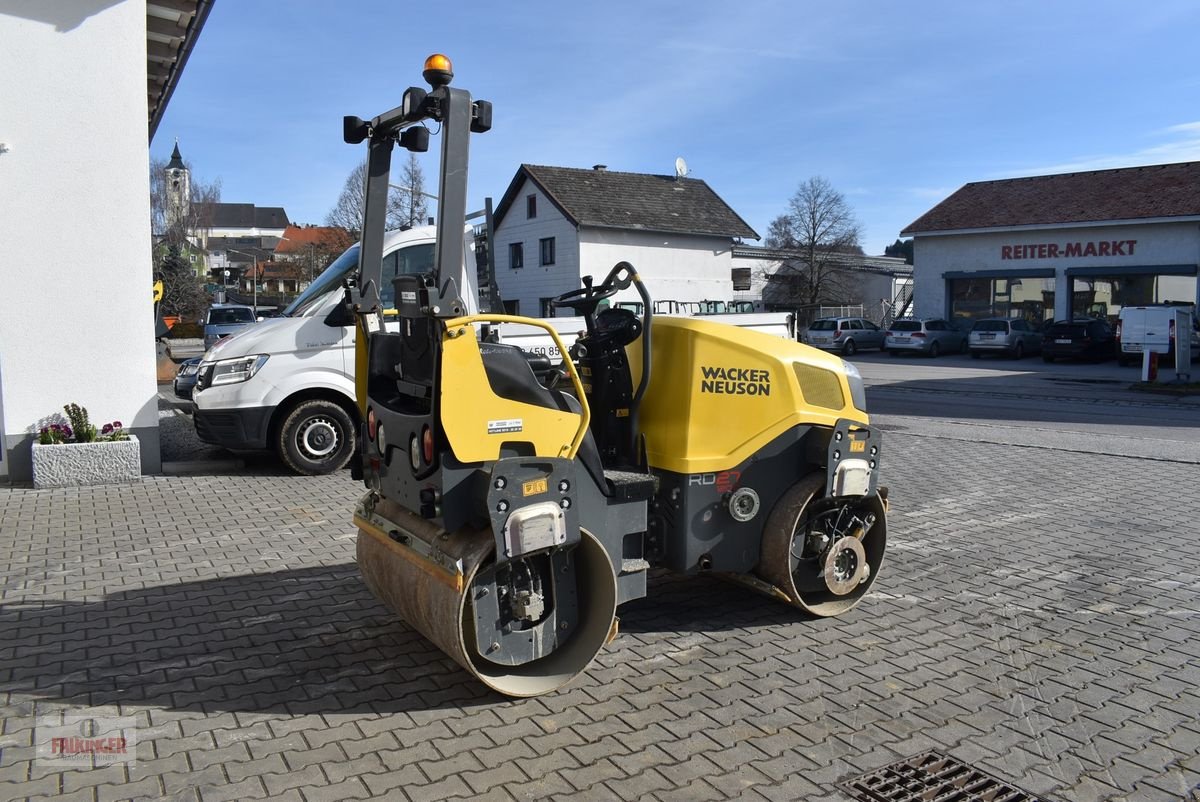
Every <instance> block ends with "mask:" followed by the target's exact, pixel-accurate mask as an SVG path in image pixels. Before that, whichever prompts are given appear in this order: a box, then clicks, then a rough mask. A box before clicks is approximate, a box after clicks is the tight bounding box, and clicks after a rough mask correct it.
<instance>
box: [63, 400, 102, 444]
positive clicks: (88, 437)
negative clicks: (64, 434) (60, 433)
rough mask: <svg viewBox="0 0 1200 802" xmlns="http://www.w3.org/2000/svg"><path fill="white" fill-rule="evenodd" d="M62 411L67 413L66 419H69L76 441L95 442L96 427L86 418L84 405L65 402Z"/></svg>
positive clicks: (86, 412) (86, 413)
mask: <svg viewBox="0 0 1200 802" xmlns="http://www.w3.org/2000/svg"><path fill="white" fill-rule="evenodd" d="M63 411H64V412H66V413H67V419H68V420H69V421H71V428H72V429H74V430H75V442H76V443H92V442H95V440H96V427H95V426H93V425H92V424H91V422H90V421H89V420H88V411H87V408H86V407H81V406H79V405H78V404H67V405H66V406H65V407H63Z"/></svg>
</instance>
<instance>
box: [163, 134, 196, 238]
mask: <svg viewBox="0 0 1200 802" xmlns="http://www.w3.org/2000/svg"><path fill="white" fill-rule="evenodd" d="M166 179H167V227H168V228H173V227H174V226H175V225H176V224H179V223H182V222H183V221H185V220H187V216H188V202H189V198H191V173H190V172H189V171H188V168H187V165H186V164H184V163H183V157H182V156H180V155H179V140H178V139H176V140H175V150H174V152H172V153H171V161H169V162H168V163H167V168H166Z"/></svg>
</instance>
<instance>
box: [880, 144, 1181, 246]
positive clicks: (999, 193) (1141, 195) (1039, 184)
mask: <svg viewBox="0 0 1200 802" xmlns="http://www.w3.org/2000/svg"><path fill="white" fill-rule="evenodd" d="M1194 216H1200V162H1183V163H1180V164H1159V165H1155V166H1152V167H1125V168H1121V169H1118V170H1095V171H1092V172H1087V173H1064V174H1062V175H1043V176H1034V177H1030V178H1007V179H1003V180H999V181H977V182H973V183H970V184H967V185H966V186H964V187H962V189H960V190H958V191H957V192H955V193H954V194H953V195H951V196H950V197H948V198H946V200H944V201H942V202H941V203H939V204H938V205H937V206H934V207H933V208H932V209H930V210H929V211H928V212H926V213H925V214H923V215H921V216H920V217H919V218H917V219H916V220H915V221H914V222H913V223H912V224H911V225H909V226H908V227H907V228H905V229H904V230H903V231H901V232H900V233H901V234H902V235H911V234H923V233H928V232H933V231H958V230H962V229H973V228H999V227H1007V226H1023V225H1045V224H1056V223H1090V222H1104V221H1109V220H1139V219H1145V218H1156V217H1194Z"/></svg>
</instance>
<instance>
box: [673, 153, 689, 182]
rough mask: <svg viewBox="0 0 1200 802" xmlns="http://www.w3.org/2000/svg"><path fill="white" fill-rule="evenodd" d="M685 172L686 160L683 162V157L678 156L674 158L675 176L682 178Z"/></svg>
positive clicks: (686, 169) (686, 167)
mask: <svg viewBox="0 0 1200 802" xmlns="http://www.w3.org/2000/svg"><path fill="white" fill-rule="evenodd" d="M687 174H688V166H687V162H685V161H684V160H683V157H682V156H680V157H679V158H678V159H676V160H675V177H676V178H683V177H684V176H686V175H687Z"/></svg>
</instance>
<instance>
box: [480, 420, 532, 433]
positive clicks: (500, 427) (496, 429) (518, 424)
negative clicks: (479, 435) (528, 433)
mask: <svg viewBox="0 0 1200 802" xmlns="http://www.w3.org/2000/svg"><path fill="white" fill-rule="evenodd" d="M524 427H525V421H523V420H521V419H520V418H514V419H513V420H490V421H488V434H506V433H508V432H519V431H521V430H522V429H523V428H524Z"/></svg>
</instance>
